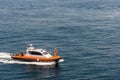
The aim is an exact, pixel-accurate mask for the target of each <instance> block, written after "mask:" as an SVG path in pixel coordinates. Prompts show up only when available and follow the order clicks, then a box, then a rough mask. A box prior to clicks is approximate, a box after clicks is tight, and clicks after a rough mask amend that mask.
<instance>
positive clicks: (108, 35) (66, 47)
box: [0, 0, 120, 80]
mask: <svg viewBox="0 0 120 80" xmlns="http://www.w3.org/2000/svg"><path fill="white" fill-rule="evenodd" d="M30 43H32V44H34V45H35V46H36V47H41V48H45V49H47V50H48V51H50V52H52V51H53V49H54V48H55V47H56V48H57V49H58V52H59V53H58V54H59V55H61V56H63V58H64V60H65V61H64V62H63V63H60V65H59V66H58V67H54V68H46V67H43V66H38V65H26V64H7V63H6V64H5V63H0V80H42V79H43V80H119V79H120V77H119V76H120V1H119V0H0V52H1V53H2V52H8V53H16V52H17V51H19V50H25V46H26V45H27V44H30Z"/></svg>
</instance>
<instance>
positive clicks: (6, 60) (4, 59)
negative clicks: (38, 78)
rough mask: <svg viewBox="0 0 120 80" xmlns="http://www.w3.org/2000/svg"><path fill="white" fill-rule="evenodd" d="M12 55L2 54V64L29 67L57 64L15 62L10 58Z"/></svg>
mask: <svg viewBox="0 0 120 80" xmlns="http://www.w3.org/2000/svg"><path fill="white" fill-rule="evenodd" d="M10 54H11V53H7V52H0V62H2V63H4V64H27V65H54V64H55V62H54V61H53V62H23V61H18V60H13V59H12V58H11V56H10Z"/></svg>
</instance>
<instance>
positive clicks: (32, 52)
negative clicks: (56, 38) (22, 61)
mask: <svg viewBox="0 0 120 80" xmlns="http://www.w3.org/2000/svg"><path fill="white" fill-rule="evenodd" d="M29 53H30V54H32V55H42V54H41V53H40V52H35V51H29Z"/></svg>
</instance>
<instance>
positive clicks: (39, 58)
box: [11, 55, 62, 62]
mask: <svg viewBox="0 0 120 80" xmlns="http://www.w3.org/2000/svg"><path fill="white" fill-rule="evenodd" d="M11 58H13V59H16V60H23V61H34V62H50V61H56V62H57V61H59V60H60V59H62V57H61V56H57V55H56V56H52V57H50V58H46V57H42V56H29V55H15V56H11Z"/></svg>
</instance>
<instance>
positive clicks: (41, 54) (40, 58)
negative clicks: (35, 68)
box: [11, 44, 64, 63]
mask: <svg viewBox="0 0 120 80" xmlns="http://www.w3.org/2000/svg"><path fill="white" fill-rule="evenodd" d="M11 58H12V59H15V60H21V61H29V62H53V61H54V62H56V63H58V62H62V61H64V60H63V58H62V56H59V55H57V49H56V48H55V49H54V51H53V55H51V54H50V53H49V52H48V51H46V50H45V49H42V48H35V47H33V45H32V44H30V45H29V46H28V47H27V49H26V52H25V53H23V52H18V53H17V54H14V55H12V56H11Z"/></svg>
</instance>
